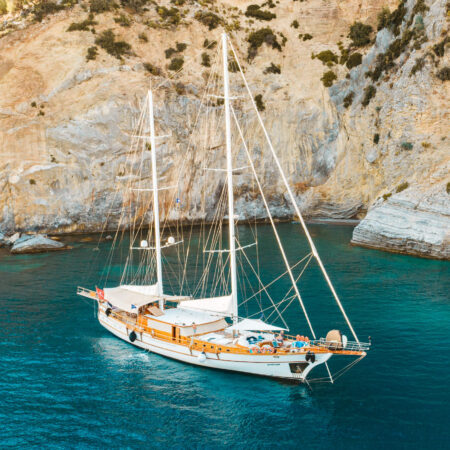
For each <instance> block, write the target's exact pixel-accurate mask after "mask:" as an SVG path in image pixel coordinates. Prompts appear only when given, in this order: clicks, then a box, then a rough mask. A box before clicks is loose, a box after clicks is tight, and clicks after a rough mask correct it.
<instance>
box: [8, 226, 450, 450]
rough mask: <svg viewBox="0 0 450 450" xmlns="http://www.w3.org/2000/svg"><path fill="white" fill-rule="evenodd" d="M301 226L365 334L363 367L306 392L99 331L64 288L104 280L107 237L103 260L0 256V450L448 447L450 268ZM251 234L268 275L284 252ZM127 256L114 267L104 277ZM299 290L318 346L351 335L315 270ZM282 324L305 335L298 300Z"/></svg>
mask: <svg viewBox="0 0 450 450" xmlns="http://www.w3.org/2000/svg"><path fill="white" fill-rule="evenodd" d="M239 228H240V236H241V238H242V242H251V239H252V237H251V235H250V233H249V232H247V230H246V229H245V227H239ZM278 229H279V232H280V235H281V237H282V239H283V242H284V243H285V245H286V248H287V249H288V255H289V258H290V260H291V261H292V262H295V261H297V260H298V259H299V258H300V257H301V256H303V255H305V253H307V251H306V244H305V240H304V238H303V235H302V234H301V232H300V228H299V226H298V225H294V224H288V223H286V224H280V225H279V227H278ZM310 229H311V231H312V234H313V236H314V239H315V242H316V244H317V247H318V250H319V252H320V254H321V255H322V259H323V261H324V264H325V266H326V267H327V269H328V271H329V274H330V277H331V279H332V280H333V282H334V284H335V287H336V289H337V291H338V293H339V294H340V297H341V299H342V301H343V304H344V306H345V308H346V311H347V313H348V315H349V317H350V319H351V321H352V323H353V325H354V328H355V330H356V332H357V333H358V336H359V337H360V339H361V340H362V341H366V340H367V338H368V336H371V337H372V349H371V350H370V352H369V354H368V356H367V357H366V358H365V359H363V360H362V362H360V363H359V364H358V365H356V366H355V367H354V368H353V369H352V370H350V371H349V372H347V373H346V374H345V375H344V376H343V377H342V378H340V379H339V380H338V381H337V382H336V383H335V384H334V385H328V384H312V390H310V389H308V387H306V386H304V385H297V384H294V383H289V382H283V381H277V380H273V379H268V378H260V377H252V376H246V375H242V374H235V373H228V372H220V371H214V370H208V369H202V368H199V367H193V366H189V365H186V364H183V363H180V362H177V361H173V360H169V359H166V358H164V357H161V356H158V355H154V354H150V353H147V352H144V351H142V350H139V349H137V348H135V347H133V346H131V345H129V344H128V343H126V342H123V341H121V340H119V339H117V338H116V337H114V336H112V335H111V334H109V333H108V332H107V331H106V330H104V329H103V328H102V327H101V326H100V325H99V324H98V322H97V319H96V318H95V316H94V308H93V305H92V304H91V303H89V301H87V299H83V298H81V297H77V296H76V294H75V292H76V287H77V286H78V285H82V286H86V287H90V288H93V287H94V286H95V285H96V284H98V283H99V280H100V278H101V274H102V273H103V255H104V253H105V252H107V250H108V248H109V246H110V245H111V241H103V242H101V243H100V244H98V246H99V248H100V250H99V251H93V249H94V248H95V247H97V241H96V240H93V241H92V242H81V238H80V237H77V238H68V239H67V241H68V243H69V244H70V245H72V246H73V247H74V248H73V249H72V250H71V251H67V252H56V253H47V254H35V255H20V256H13V255H9V254H8V253H7V252H6V251H4V250H1V253H0V302H1V305H2V308H1V310H0V330H1V331H0V336H1V340H0V373H1V374H2V376H1V377H0V445H1V447H2V448H5V447H18V446H35V447H46V448H58V447H80V448H99V447H112V448H123V447H128V448H138V447H158V448H167V447H176V448H221V447H234V448H319V449H336V448H337V449H344V448H345V449H349V448H352V449H353V448H355V449H356V448H357V449H361V448H367V449H372V448H373V449H377V448H381V447H385V448H389V449H392V448H407V447H408V448H421V449H423V448H426V449H428V448H430V449H431V448H433V449H436V448H448V442H449V441H450V432H449V427H448V417H450V406H449V405H450V389H449V387H448V386H449V381H450V375H449V373H450V370H449V369H450V367H449V356H448V355H449V354H450V341H449V339H448V332H449V330H450V298H449V291H450V263H448V262H445V261H433V260H426V259H420V258H415V257H409V256H404V255H397V254H389V253H383V252H379V251H374V250H367V249H362V248H357V247H352V246H350V245H349V244H348V242H349V241H350V238H351V232H352V228H351V227H348V226H335V225H311V226H310ZM246 233H247V235H246ZM258 233H259V236H258V243H259V251H260V255H262V256H261V273H263V274H265V275H266V280H270V279H271V278H273V277H275V276H276V275H278V274H280V273H281V272H282V271H283V269H282V262H281V258H280V256H279V255H278V250H277V248H276V246H275V244H274V241H273V238H271V237H269V235H270V229H269V227H268V226H267V225H261V226H259V227H258ZM69 241H70V242H69ZM167 258H168V259H170V255H168V256H167ZM123 262H124V259H123V260H121V259H120V257H117V258H116V259H114V260H113V270H112V271H111V274H110V283H114V282H115V281H117V279H118V277H119V276H120V270H121V267H122V264H123ZM286 283H287V281H283V283H281V286H280V295H284V293H285V289H286ZM299 285H300V289H301V292H302V293H303V297H304V301H305V304H306V306H307V309H308V311H309V312H310V317H311V321H312V323H313V325H314V327H315V329H316V333H317V334H318V336H325V334H326V332H327V331H328V330H329V329H331V328H335V327H338V328H341V329H342V330H345V332H346V334H347V335H348V336H350V333H349V332H348V330H347V329H346V328H345V324H344V322H343V320H342V317H341V316H340V314H339V311H338V308H337V306H336V304H335V303H334V301H333V299H332V297H331V295H330V294H329V292H328V290H327V288H326V285H325V283H324V282H323V281H322V279H321V277H320V273H319V271H318V270H317V267H315V266H313V267H311V269H308V270H307V271H306V272H305V275H304V276H303V277H302V279H301V281H300V284H299ZM167 287H168V289H169V285H168V286H167ZM281 289H282V291H281ZM250 308H251V307H250ZM244 312H245V310H244ZM284 316H285V319H286V321H287V323H288V325H289V327H290V329H291V331H292V332H294V333H296V332H300V333H302V334H309V333H308V330H307V329H306V324H305V320H304V318H303V316H302V313H301V310H300V307H299V305H298V303H297V302H294V303H292V305H291V306H290V307H289V308H288V310H287V311H286V313H285V314H284ZM330 366H331V368H332V369H333V368H335V369H336V368H337V367H338V366H339V364H338V366H337V365H336V362H335V361H334V360H333V359H332V360H330ZM315 375H316V374H314V372H313V374H312V376H315ZM320 375H321V374H320V373H318V374H317V376H320Z"/></svg>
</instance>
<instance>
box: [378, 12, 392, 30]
mask: <svg viewBox="0 0 450 450" xmlns="http://www.w3.org/2000/svg"><path fill="white" fill-rule="evenodd" d="M390 16H391V12H390V11H389V8H388V7H387V6H385V7H384V8H383V9H382V10H381V11H380V12H379V13H378V16H377V18H378V25H377V30H378V31H380V30H382V29H383V28H386V27H388V26H389V17H390Z"/></svg>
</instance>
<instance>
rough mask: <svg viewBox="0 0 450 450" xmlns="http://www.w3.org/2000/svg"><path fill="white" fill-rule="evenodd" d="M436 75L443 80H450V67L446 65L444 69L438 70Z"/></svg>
mask: <svg viewBox="0 0 450 450" xmlns="http://www.w3.org/2000/svg"><path fill="white" fill-rule="evenodd" d="M436 76H437V77H438V78H439V79H440V80H441V81H449V80H450V67H448V66H446V67H443V68H442V69H440V70H438V72H437V73H436Z"/></svg>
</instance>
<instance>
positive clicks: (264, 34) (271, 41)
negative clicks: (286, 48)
mask: <svg viewBox="0 0 450 450" xmlns="http://www.w3.org/2000/svg"><path fill="white" fill-rule="evenodd" d="M247 42H248V43H249V44H250V46H249V48H248V59H249V60H251V59H253V58H254V57H255V56H256V55H257V54H258V49H259V47H261V45H263V44H264V43H265V44H267V45H269V46H271V47H272V48H273V49H277V50H278V51H280V52H281V45H280V43H279V42H278V41H277V37H276V35H275V33H274V32H273V31H272V30H271V29H270V28H261V29H260V30H257V31H253V32H252V33H250V35H249V36H248V38H247Z"/></svg>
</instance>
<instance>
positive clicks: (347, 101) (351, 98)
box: [344, 91, 355, 108]
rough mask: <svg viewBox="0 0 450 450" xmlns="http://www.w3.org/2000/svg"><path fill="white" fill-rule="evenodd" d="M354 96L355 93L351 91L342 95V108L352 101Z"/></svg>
mask: <svg viewBox="0 0 450 450" xmlns="http://www.w3.org/2000/svg"><path fill="white" fill-rule="evenodd" d="M354 96H355V93H354V92H353V91H351V92H349V93H348V94H347V95H346V96H345V97H344V108H348V107H349V106H350V105H351V104H352V103H353V97H354Z"/></svg>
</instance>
